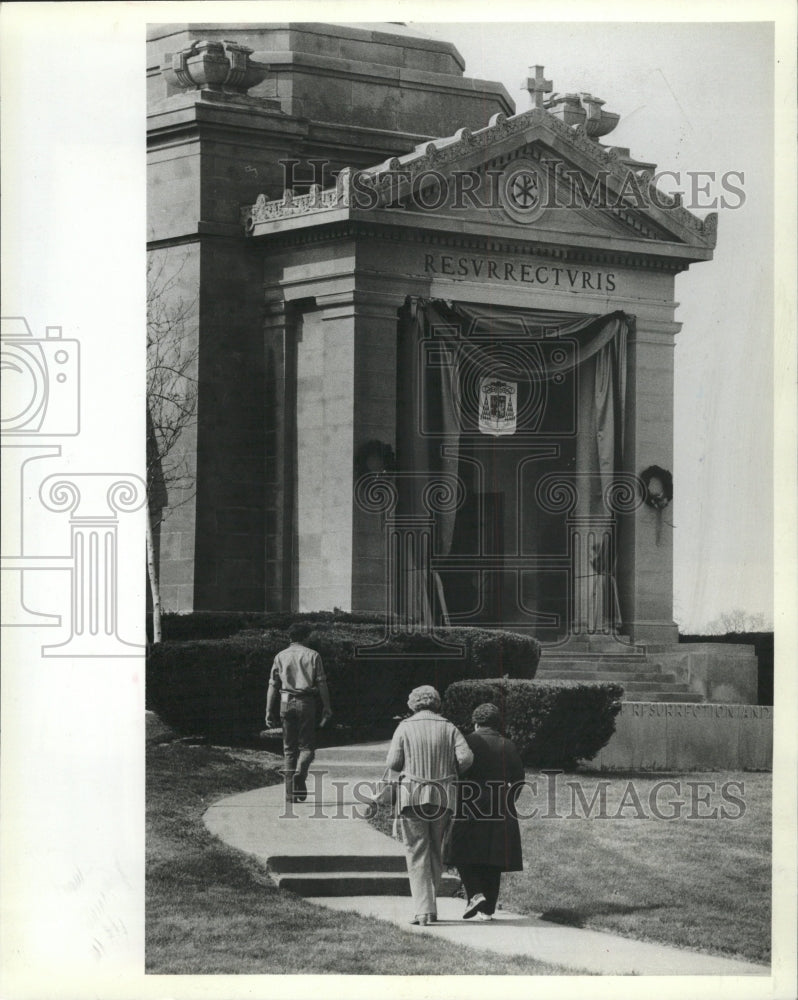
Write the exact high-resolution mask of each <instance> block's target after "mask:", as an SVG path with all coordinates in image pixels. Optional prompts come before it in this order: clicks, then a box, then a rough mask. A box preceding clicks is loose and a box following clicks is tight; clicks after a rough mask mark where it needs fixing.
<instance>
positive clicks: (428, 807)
mask: <svg viewBox="0 0 798 1000" xmlns="http://www.w3.org/2000/svg"><path fill="white" fill-rule="evenodd" d="M407 704H408V707H409V708H410V710H411V711H412V712H413V713H414V714H413V715H412V716H411V717H410V718H409V719H404V720H403V721H402V722H400V723H399V725H398V726H397V728H396V732H395V733H394V735H393V740H392V741H391V747H390V750H389V751H388V760H387V764H388V767H389V768H391V770H393V771H399V772H401V780H400V783H399V794H398V801H397V805H396V820H395V822H394V835H395V836H397V837H398V838H399V839H400V840H401V841H402V842H403V843H404V845H405V851H406V853H407V874H408V876H409V878H410V894H411V895H412V897H413V905H414V908H415V916H414V917H413V920H412V921H411V923H413V924H419V925H422V926H425V925H427V924H431V923H434V922H435V921H436V920H437V919H438V910H437V894H438V888H439V886H440V881H441V875H442V874H443V841H444V838H445V836H446V834H447V832H448V830H449V827H450V824H451V822H452V816H453V814H454V805H455V782H456V780H457V778H458V776H459V775H460V774H462V773H463V772H464V771H467V770H468V768H469V767H470V766H471V762H472V761H473V755H472V753H471V750H470V749H469V747H468V744H467V743H466V741H465V739H464V737H463V735H462V734H461V733H460V731H459V730H458V729H457V728H456V727H455V726H454V725H452V723H451V722H449V721H448V720H447V719H444V718H443V716H441V715H439V714H438V710H439V709H440V707H441V697H440V695H439V694H438V692H437V691H436V690H435V688H434V687H430V686H429V685H428V684H425V685H423V686H422V687H417V688H415V689H414V690H413V691H411V692H410V697H409V698H408V700H407Z"/></svg>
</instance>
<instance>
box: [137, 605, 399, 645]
mask: <svg viewBox="0 0 798 1000" xmlns="http://www.w3.org/2000/svg"><path fill="white" fill-rule="evenodd" d="M384 618H385V616H384V615H380V614H378V613H376V612H368V611H363V612H357V613H351V612H348V611H310V612H307V613H306V614H297V613H296V612H295V611H191V612H189V613H188V614H179V613H178V612H176V611H167V612H166V613H165V614H163V615H162V616H161V638H162V639H163V641H164V642H186V641H188V640H191V639H226V638H227V637H228V636H231V635H236V634H237V633H239V632H243V631H244V630H245V629H272V628H276V629H283V630H285V629H287V628H288V627H289V625H291V624H292V623H293V622H310V623H311V624H313V625H316V624H328V625H329V624H332V623H333V622H349V623H350V624H361V625H365V624H377V623H378V622H381V621H383V620H384ZM147 635H148V636H150V637H151V636H152V614H148V615H147Z"/></svg>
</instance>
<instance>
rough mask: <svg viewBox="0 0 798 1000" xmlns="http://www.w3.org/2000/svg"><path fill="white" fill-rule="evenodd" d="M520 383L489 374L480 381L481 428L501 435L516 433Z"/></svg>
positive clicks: (498, 435)
mask: <svg viewBox="0 0 798 1000" xmlns="http://www.w3.org/2000/svg"><path fill="white" fill-rule="evenodd" d="M517 412H518V383H517V382H508V381H507V380H506V379H500V378H495V377H494V376H491V375H489V376H487V377H485V378H483V379H482V380H481V381H480V383H479V429H480V431H481V432H482V433H483V434H492V435H493V436H494V437H501V436H502V435H504V434H515V428H516V414H517Z"/></svg>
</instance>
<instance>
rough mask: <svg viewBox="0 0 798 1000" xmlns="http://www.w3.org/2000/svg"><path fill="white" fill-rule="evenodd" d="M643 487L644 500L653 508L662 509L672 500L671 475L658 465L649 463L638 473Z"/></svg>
mask: <svg viewBox="0 0 798 1000" xmlns="http://www.w3.org/2000/svg"><path fill="white" fill-rule="evenodd" d="M640 481H641V482H642V483H643V486H644V487H645V491H646V495H645V502H646V503H647V504H648V506H649V507H653V508H654V510H664V509H665V508H666V507H667V506H668V504H669V503H670V502H671V500H673V475H672V474H671V473H670V472H668V470H667V469H663V468H661V467H660V466H659V465H649V467H648V468H647V469H644V470H643V471H642V472H641V473H640Z"/></svg>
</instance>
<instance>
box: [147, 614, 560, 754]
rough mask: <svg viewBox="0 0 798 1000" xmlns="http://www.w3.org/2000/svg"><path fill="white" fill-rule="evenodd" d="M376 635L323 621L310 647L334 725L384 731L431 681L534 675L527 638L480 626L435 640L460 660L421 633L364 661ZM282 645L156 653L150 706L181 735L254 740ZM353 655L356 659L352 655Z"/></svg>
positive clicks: (167, 648) (194, 645)
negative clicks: (318, 659)
mask: <svg viewBox="0 0 798 1000" xmlns="http://www.w3.org/2000/svg"><path fill="white" fill-rule="evenodd" d="M291 620H292V621H294V620H296V617H295V616H294V617H293V618H292V619H291ZM382 636H383V626H382V625H377V624H358V623H348V622H340V621H339V622H334V623H325V622H321V623H319V624H318V625H317V626H316V628H315V630H314V632H313V633H312V634H311V636H310V637H309V639H308V640H307V644H308V645H309V646H311V647H312V648H314V649H317V650H318V651H319V653H320V654H321V656H322V660H323V662H324V669H325V673H326V674H327V680H328V683H329V687H330V697H331V700H332V707H333V712H334V719H333V721H334V722H335V723H336V724H338V725H345V726H349V727H352V728H354V729H366V730H369V731H372V732H376V731H382V730H390V728H391V727H392V726H393V725H395V718H396V716H397V715H406V714H407V696H408V694H409V692H410V691H411V690H412V689H413V688H414V687H417V686H418V685H419V684H433V685H434V686H435V687H437V688H438V690H439V691H441V692H443V691H444V690H445V689H446V687H447V686H449V685H450V684H451V683H452V682H454V681H458V680H462V679H463V678H479V677H491V676H496V674H497V673H499V674H507V675H509V676H513V677H526V678H531V677H534V675H535V671H536V670H537V664H538V660H539V658H540V645H539V643H538V642H537V640H536V639H534V638H532V637H531V636H526V635H518V634H516V633H513V632H502V631H498V630H488V629H478V628H451V629H442V630H441V631H440V632H439V633H438V636H439V637H440V638H442V639H444V640H445V641H446V642H451V643H460V644H462V646H463V647H464V649H465V656H464V657H463V658H460V659H452V658H447V657H444V656H441V648H440V646H439V645H436V643H435V642H434V641H433V639H432V638H431V637H430V636H428V635H421V634H418V633H405V634H400V635H398V636H395V637H392V638H391V640H390V645H389V647H388V649H389V650H390V653H391V657H390V658H385V657H380V658H377V657H375V656H368V655H362V654H363V647H365V646H368V645H374V644H376V643H377V642H378V641H379V640H380V639H381V638H382ZM286 645H288V635H287V633H286V632H285V631H284V630H282V629H267V630H264V631H251V632H241V633H239V634H238V635H236V636H232V637H230V638H227V639H216V640H213V639H210V640H208V639H205V640H198V641H195V642H162V643H159V644H158V645H156V646H152V647H150V650H149V652H148V656H147V700H148V706H149V707H150V708H153V709H154V710H155V711H157V712H158V713H159V714H160V716H161V717H162V718H163V720H164V721H165V722H167V723H169V725H172V726H174V727H175V728H176V729H178V730H180V731H182V732H187V733H192V734H203V735H212V736H222V735H224V736H231V737H238V738H248V737H251V736H254V735H255V734H256V733H257V732H259V731H260V730H261V729H262V728H263V719H264V713H265V707H266V690H267V685H268V678H269V671H270V669H271V665H272V661H273V659H274V657H275V655H276V654H277V652H279V650H281V649H284V648H285V646H286ZM356 648H359V649H360V651H361V655H358V656H356V655H355V650H356Z"/></svg>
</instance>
